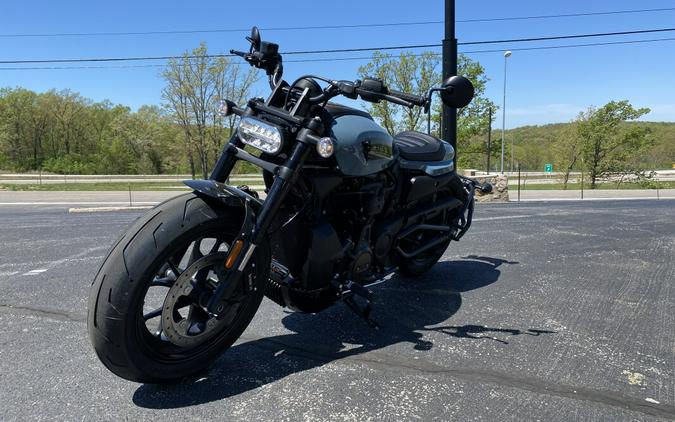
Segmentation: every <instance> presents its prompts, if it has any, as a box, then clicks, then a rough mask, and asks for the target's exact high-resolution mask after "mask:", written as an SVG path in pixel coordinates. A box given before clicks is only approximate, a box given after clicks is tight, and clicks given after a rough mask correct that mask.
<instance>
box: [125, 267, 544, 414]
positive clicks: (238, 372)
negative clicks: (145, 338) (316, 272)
mask: <svg viewBox="0 0 675 422" xmlns="http://www.w3.org/2000/svg"><path fill="white" fill-rule="evenodd" d="M504 264H510V265H511V264H518V263H517V262H510V261H506V260H503V259H499V258H492V257H483V256H475V255H473V256H468V257H465V258H464V259H462V260H459V261H444V262H439V263H438V264H437V265H435V266H434V267H433V268H432V269H431V270H430V271H429V272H428V273H427V274H425V275H424V276H423V277H422V278H420V279H419V280H414V279H409V278H405V277H403V276H398V275H394V276H393V277H392V278H391V279H390V280H389V281H387V282H386V283H384V284H382V285H380V286H378V287H375V288H374V289H373V290H374V292H375V298H376V301H377V303H376V304H375V306H374V310H373V318H374V319H375V320H376V321H377V322H378V323H379V324H380V328H379V329H377V330H376V329H373V328H371V327H369V326H368V325H367V324H366V323H365V322H364V321H363V320H361V319H360V318H359V317H357V316H356V315H355V314H353V313H352V312H351V311H350V310H349V309H348V308H347V307H346V306H345V305H344V304H338V305H337V306H333V307H332V308H330V309H327V310H325V311H323V312H321V313H318V314H315V315H308V314H302V313H288V315H286V316H285V317H284V318H283V319H282V323H283V324H284V327H286V328H287V329H288V330H290V331H292V332H293V333H291V334H283V335H278V336H270V337H261V338H255V339H250V337H247V333H245V334H244V336H243V337H242V339H241V340H240V341H242V340H243V341H242V342H240V343H238V344H236V345H235V346H233V347H232V348H230V349H229V350H228V351H227V352H226V353H224V354H223V356H222V357H221V358H219V359H218V360H217V361H216V362H215V363H214V364H213V365H212V366H211V367H210V368H209V370H208V371H207V372H206V373H204V374H201V375H200V376H196V377H191V378H188V379H185V380H183V381H181V382H180V383H177V384H172V385H154V384H144V385H141V386H140V387H139V388H138V389H137V390H136V392H135V393H134V396H133V401H134V403H135V404H136V405H138V406H140V407H145V408H152V409H170V408H180V407H186V406H193V405H197V404H203V403H208V402H212V401H217V400H221V399H224V398H228V397H232V396H236V395H239V394H241V393H244V392H246V391H250V390H253V389H256V388H259V387H262V386H264V385H266V384H270V383H272V382H275V381H278V380H280V379H282V378H285V377H287V376H289V375H293V374H296V373H300V372H302V371H306V370H309V369H312V368H317V367H320V366H322V365H325V364H327V363H330V362H333V361H336V360H340V359H344V358H348V357H351V356H355V355H359V354H362V353H366V352H370V351H374V350H379V349H382V348H384V347H387V346H392V345H395V344H402V343H407V344H410V345H411V347H413V348H414V349H416V350H430V349H431V348H432V347H433V343H432V342H431V341H429V340H426V339H425V338H424V332H426V331H437V332H444V333H446V334H450V335H451V336H455V337H464V338H482V337H479V336H477V334H478V333H481V332H486V331H497V332H504V333H507V334H511V335H517V334H529V335H539V334H540V333H538V332H537V330H528V331H522V332H521V331H520V330H514V329H491V328H486V327H482V326H475V325H467V326H464V327H454V326H443V327H437V328H427V327H428V326H431V325H437V324H441V323H443V322H446V321H447V320H448V319H450V318H451V317H452V316H453V315H454V314H455V313H456V312H457V311H458V310H459V308H460V306H461V304H462V297H461V293H463V292H467V291H471V290H475V289H479V288H482V287H485V286H488V285H490V284H492V283H495V282H497V281H498V279H499V276H500V273H501V271H500V269H499V267H500V266H502V265H504ZM247 340H248V341H247Z"/></svg>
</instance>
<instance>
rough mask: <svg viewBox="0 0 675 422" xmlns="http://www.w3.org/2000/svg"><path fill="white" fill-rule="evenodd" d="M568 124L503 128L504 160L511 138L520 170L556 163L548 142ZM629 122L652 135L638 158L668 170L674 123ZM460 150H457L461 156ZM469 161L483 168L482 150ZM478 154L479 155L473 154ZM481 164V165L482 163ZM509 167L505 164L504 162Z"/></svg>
mask: <svg viewBox="0 0 675 422" xmlns="http://www.w3.org/2000/svg"><path fill="white" fill-rule="evenodd" d="M570 124H571V123H555V124H548V125H542V126H522V127H519V128H515V129H509V130H507V131H506V136H505V140H506V149H507V152H506V155H505V163H509V161H510V153H509V151H510V145H511V140H513V145H514V152H515V155H514V162H520V164H521V168H522V169H523V170H541V169H543V167H544V164H545V163H553V162H555V161H556V160H555V157H553V152H552V150H551V144H552V143H553V142H554V141H555V140H556V139H557V138H559V137H561V136H563V134H564V133H565V129H566V128H568V127H569V125H570ZM627 124H629V125H642V126H646V127H648V128H649V129H650V130H651V136H652V137H653V138H654V146H653V147H652V148H651V150H650V151H649V153H647V154H645V155H644V156H643V157H639V159H640V161H641V162H642V163H643V164H644V165H645V166H646V167H647V168H651V167H656V168H659V169H669V168H671V166H672V165H673V163H675V123H671V122H630V123H627ZM485 138H486V135H484V136H481V137H477V138H473V139H472V140H471V150H472V151H476V150H478V151H481V152H483V151H485V146H484V145H485V144H484V143H485ZM492 140H493V151H495V148H494V146H495V143H496V144H500V142H501V130H493V132H492ZM461 154H462V151H459V155H460V156H461ZM472 155H474V157H471V158H472V159H471V160H470V163H467V166H477V168H483V167H484V166H485V154H484V153H482V154H481V153H478V154H477V153H472ZM475 155H478V157H475ZM496 155H497V157H495V153H494V152H493V157H495V158H493V159H492V163H491V165H490V167H491V168H492V169H496V165H498V163H497V161H498V156H499V152H497V153H496ZM481 163H482V164H481ZM505 166H506V167H507V168H508V164H505Z"/></svg>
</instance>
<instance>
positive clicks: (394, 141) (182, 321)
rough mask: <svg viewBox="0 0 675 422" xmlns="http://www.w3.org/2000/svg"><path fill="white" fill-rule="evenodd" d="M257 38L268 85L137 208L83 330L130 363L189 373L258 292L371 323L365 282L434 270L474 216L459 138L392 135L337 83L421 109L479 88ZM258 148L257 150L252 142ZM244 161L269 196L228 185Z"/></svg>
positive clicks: (159, 375)
mask: <svg viewBox="0 0 675 422" xmlns="http://www.w3.org/2000/svg"><path fill="white" fill-rule="evenodd" d="M247 39H248V41H249V42H250V43H251V47H250V51H249V52H248V53H246V52H240V51H232V53H233V54H236V55H238V56H241V57H242V58H243V59H244V60H246V61H247V62H248V63H249V64H251V65H252V66H255V67H257V68H260V69H264V70H265V71H266V73H267V75H268V77H269V81H270V86H271V88H272V93H271V95H270V96H269V98H267V100H262V99H252V100H250V101H249V102H248V104H247V105H246V107H245V108H240V107H238V106H237V105H236V104H234V103H233V102H230V101H224V102H223V106H222V112H223V113H224V114H226V115H231V114H234V115H237V116H240V120H239V125H238V127H237V130H236V131H235V133H234V134H233V136H232V137H231V139H230V141H229V142H228V143H227V145H226V146H225V147H224V150H223V153H222V155H221V156H220V158H219V160H218V162H217V164H216V166H215V168H214V169H213V172H212V174H211V176H210V179H209V180H189V181H186V182H185V184H187V185H188V186H189V187H190V188H192V189H193V190H194V191H193V192H192V193H187V194H184V195H181V196H177V197H175V198H172V199H170V200H168V201H166V202H164V203H162V204H160V205H158V206H157V207H155V208H154V209H152V210H151V211H149V212H148V213H147V214H145V215H144V216H143V217H141V218H140V219H138V220H137V221H136V222H135V224H134V225H133V226H132V227H131V228H130V229H129V230H128V231H127V232H126V233H125V234H124V235H123V236H122V238H121V239H120V240H119V241H118V242H117V243H116V244H115V246H113V248H112V250H111V251H110V253H109V255H108V257H107V258H106V259H105V262H104V263H103V265H102V266H101V268H100V269H99V271H98V274H97V275H96V277H95V279H94V283H93V285H92V288H91V295H90V299H89V314H88V318H87V323H88V329H89V337H90V339H91V342H92V343H93V345H94V349H95V350H96V353H97V354H98V356H99V358H100V359H101V361H102V362H103V364H104V365H105V366H106V367H108V369H110V370H111V371H112V372H114V373H115V374H117V375H119V376H120V377H123V378H126V379H129V380H133V381H139V382H151V383H152V382H168V381H171V380H176V379H178V378H181V377H185V376H187V375H191V374H194V373H196V372H198V371H200V370H202V369H204V368H205V367H206V366H208V365H209V364H210V363H211V362H212V361H213V360H214V359H215V358H216V357H217V356H218V355H219V354H221V353H222V352H223V351H224V350H225V349H227V348H228V347H230V346H231V345H232V344H233V343H234V342H235V341H236V340H237V338H239V336H240V335H241V333H242V332H243V331H244V329H245V328H246V327H247V325H248V324H249V323H250V321H251V319H252V318H253V316H254V315H255V313H256V311H257V309H258V307H259V306H260V302H261V301H262V298H263V296H267V297H268V298H269V299H271V300H272V301H273V302H275V303H277V304H279V305H281V306H284V307H288V308H290V309H293V310H296V311H300V312H308V313H315V312H319V311H321V310H323V309H326V308H327V307H329V306H331V305H333V304H335V303H336V302H338V301H344V302H345V303H346V304H347V305H349V307H350V308H351V309H353V310H354V311H355V312H356V313H357V314H358V315H360V316H361V317H363V318H364V320H366V321H367V322H369V323H370V324H372V325H376V324H375V323H374V321H372V320H371V318H370V315H369V314H370V309H371V302H372V295H373V293H372V292H371V291H370V290H369V287H370V286H373V285H374V284H377V283H380V282H382V281H383V280H384V279H385V278H386V277H387V276H388V275H390V274H392V273H394V272H400V273H401V274H404V275H406V276H417V275H420V274H422V273H424V272H425V271H427V270H428V269H429V268H431V267H432V266H433V265H434V264H435V263H436V262H437V261H438V260H439V259H440V258H441V256H442V255H443V253H444V251H445V250H446V248H447V247H448V244H449V243H450V241H452V240H459V239H460V238H461V237H462V236H463V235H464V233H466V231H467V230H468V229H469V226H470V225H471V216H472V214H473V206H474V191H475V189H477V188H478V189H482V190H484V191H489V190H490V186H489V185H484V186H479V185H478V184H477V183H476V182H474V181H473V180H470V179H467V178H463V177H461V176H458V175H457V173H456V172H455V167H454V155H455V152H454V149H453V148H452V146H451V145H450V144H448V143H446V142H444V141H442V140H439V139H437V138H435V137H433V136H430V135H428V134H424V133H420V132H414V131H408V132H403V133H400V134H398V135H396V136H394V137H393V138H392V137H391V136H390V135H389V134H388V133H387V132H386V131H385V130H384V129H382V128H381V127H380V126H378V125H377V124H376V123H375V122H374V121H373V118H372V117H371V116H370V115H369V114H368V113H365V112H363V111H360V110H356V109H353V108H350V107H346V106H343V105H339V104H335V103H331V102H329V101H330V100H331V99H333V98H334V97H337V96H344V97H347V98H350V99H358V98H360V99H362V100H365V101H369V102H379V101H383V100H384V101H389V102H391V103H396V104H400V105H402V106H405V107H415V106H418V107H424V109H425V111H426V112H427V113H429V108H430V105H431V95H432V94H433V92H440V95H441V98H442V100H443V103H444V104H445V105H447V106H449V107H452V108H460V107H464V106H466V105H467V104H468V103H469V102H470V101H471V99H472V97H473V92H474V89H473V86H472V85H471V82H469V81H468V80H467V79H466V78H463V77H460V76H454V77H451V78H449V79H448V80H446V81H445V82H444V84H443V85H442V86H441V87H439V88H435V89H432V90H431V91H430V92H429V94H428V95H427V96H417V95H410V94H406V93H402V92H396V91H393V90H390V89H388V88H387V87H386V86H384V85H383V83H382V82H381V81H379V80H376V79H364V80H357V81H334V80H330V79H326V78H322V77H319V76H313V75H305V76H301V77H300V78H298V79H297V80H295V81H294V82H293V83H291V84H290V85H289V84H288V83H287V82H285V81H284V80H283V79H282V73H283V70H282V58H281V55H280V54H279V51H278V49H279V46H278V45H277V44H274V43H270V42H262V41H261V39H260V34H259V32H258V30H257V29H256V28H255V27H254V28H253V30H252V31H251V36H250V37H247ZM245 146H249V147H252V148H249V151H254V150H256V151H258V152H259V154H253V153H251V152H248V151H246V150H245V148H244V147H245ZM237 160H245V161H248V162H249V163H253V164H255V165H257V166H259V167H261V168H262V169H263V175H264V180H265V186H266V189H265V192H266V194H267V196H266V198H265V199H264V200H262V199H260V198H259V196H258V193H257V192H256V191H254V190H252V189H250V188H248V187H246V186H239V187H234V186H230V185H228V184H226V181H227V179H228V176H229V175H230V173H231V172H232V169H233V167H234V165H235V163H236V162H237Z"/></svg>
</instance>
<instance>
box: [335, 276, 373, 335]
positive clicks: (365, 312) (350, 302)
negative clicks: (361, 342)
mask: <svg viewBox="0 0 675 422" xmlns="http://www.w3.org/2000/svg"><path fill="white" fill-rule="evenodd" d="M356 286H358V287H356ZM351 287H352V288H351V292H352V294H350V295H348V296H345V297H344V298H343V299H342V300H343V301H344V302H345V303H346V304H347V306H349V309H351V310H352V311H354V313H355V314H356V315H358V316H360V317H361V318H362V319H363V320H364V321H366V323H367V324H368V325H370V326H371V327H373V328H375V329H379V328H380V326H379V324H378V323H377V322H375V321H374V320H373V319H372V318H370V312H371V311H372V310H373V307H372V306H371V305H372V303H373V302H372V297H373V294H372V292H370V291H369V290H368V289H366V288H364V287H362V286H360V285H358V284H355V283H354V284H353V285H352V286H351ZM354 296H361V297H362V298H363V299H365V301H366V303H365V305H360V304H359V303H358V302H357V301H356V300H355V299H354Z"/></svg>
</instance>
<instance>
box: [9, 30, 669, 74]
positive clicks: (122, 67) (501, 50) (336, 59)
mask: <svg viewBox="0 0 675 422" xmlns="http://www.w3.org/2000/svg"><path fill="white" fill-rule="evenodd" d="M663 41H675V37H673V38H654V39H647V40H630V41H610V42H601V43H586V44H565V45H550V46H541V47H521V48H517V47H516V48H510V50H511V51H537V50H554V49H565V48H582V47H598V46H608V45H623V44H642V43H653V42H663ZM503 51H504V50H503V49H493V50H473V51H460V53H461V54H480V53H501V52H503ZM432 55H433V56H441V54H440V53H432ZM412 56H413V57H420V56H422V54H413V55H412ZM371 59H372V56H358V57H330V58H328V57H326V58H317V59H297V60H286V63H314V62H335V61H356V60H371ZM234 64H236V65H248V63H246V62H235V63H234ZM165 66H166V65H164V64H142V65H121V66H49V67H46V66H40V67H0V71H2V70H67V69H130V68H162V67H165Z"/></svg>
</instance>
